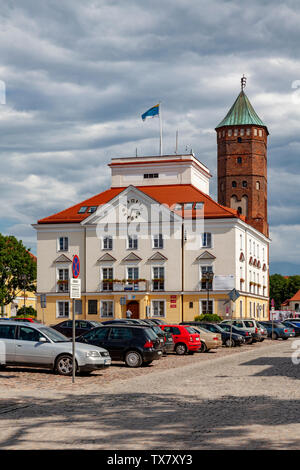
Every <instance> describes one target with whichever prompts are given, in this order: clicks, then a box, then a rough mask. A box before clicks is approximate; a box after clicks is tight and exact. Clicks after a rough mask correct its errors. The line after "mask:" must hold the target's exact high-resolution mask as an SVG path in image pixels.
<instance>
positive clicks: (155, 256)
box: [148, 251, 168, 261]
mask: <svg viewBox="0 0 300 470" xmlns="http://www.w3.org/2000/svg"><path fill="white" fill-rule="evenodd" d="M167 259H168V258H166V257H165V256H164V255H162V254H161V253H160V252H159V251H157V252H156V253H154V254H153V255H152V256H150V258H148V261H166V260H167Z"/></svg>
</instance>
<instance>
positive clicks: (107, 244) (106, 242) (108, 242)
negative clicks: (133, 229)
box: [103, 237, 113, 250]
mask: <svg viewBox="0 0 300 470" xmlns="http://www.w3.org/2000/svg"><path fill="white" fill-rule="evenodd" d="M112 248H113V240H112V237H104V238H103V250H112Z"/></svg>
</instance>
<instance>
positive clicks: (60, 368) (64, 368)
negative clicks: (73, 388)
mask: <svg viewBox="0 0 300 470" xmlns="http://www.w3.org/2000/svg"><path fill="white" fill-rule="evenodd" d="M55 371H56V372H57V373H58V374H59V375H72V372H73V359H72V356H70V355H68V354H64V355H63V356H59V357H58V358H57V360H56V364H55Z"/></svg>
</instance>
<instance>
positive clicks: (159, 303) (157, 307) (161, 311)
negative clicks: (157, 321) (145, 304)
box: [151, 300, 165, 317]
mask: <svg viewBox="0 0 300 470" xmlns="http://www.w3.org/2000/svg"><path fill="white" fill-rule="evenodd" d="M151 306H152V317H165V301H164V300H152V302H151Z"/></svg>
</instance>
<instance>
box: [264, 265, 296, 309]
mask: <svg viewBox="0 0 300 470" xmlns="http://www.w3.org/2000/svg"><path fill="white" fill-rule="evenodd" d="M299 289H300V276H288V277H287V276H282V275H281V274H272V275H271V276H270V299H274V301H275V309H276V310H280V308H281V304H282V302H284V301H285V300H288V299H290V298H291V297H293V295H295V294H296V292H298V290H299Z"/></svg>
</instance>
